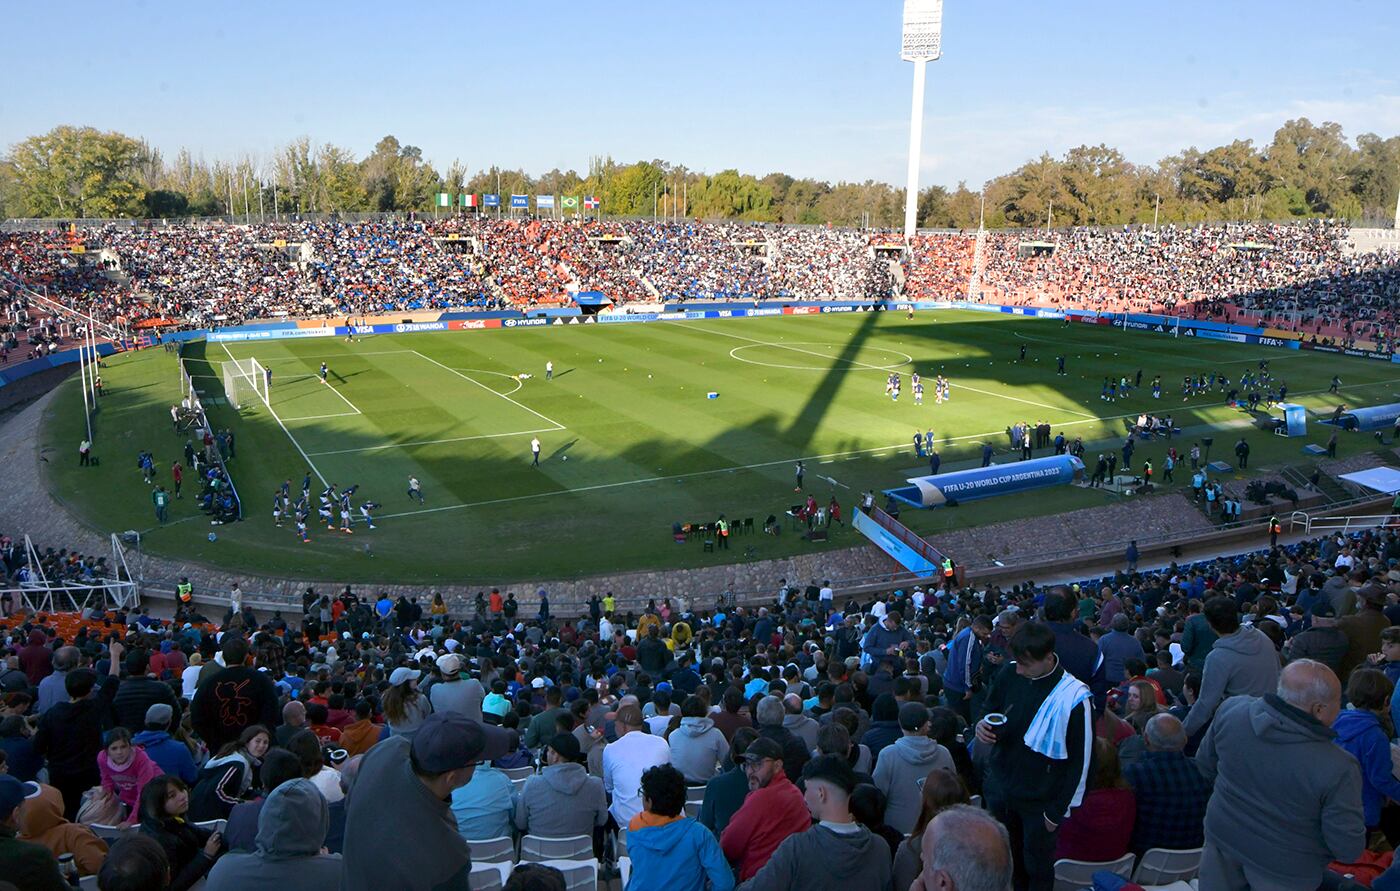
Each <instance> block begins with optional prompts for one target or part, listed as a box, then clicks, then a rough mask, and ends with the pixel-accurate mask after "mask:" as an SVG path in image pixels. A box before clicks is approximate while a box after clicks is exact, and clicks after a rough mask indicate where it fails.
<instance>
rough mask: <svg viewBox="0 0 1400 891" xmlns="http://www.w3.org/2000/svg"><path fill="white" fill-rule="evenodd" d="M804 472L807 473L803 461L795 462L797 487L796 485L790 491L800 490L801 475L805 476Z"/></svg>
mask: <svg viewBox="0 0 1400 891" xmlns="http://www.w3.org/2000/svg"><path fill="white" fill-rule="evenodd" d="M806 473H807V468H806V466H804V465H803V463H802V462H801V461H798V462H797V487H796V488H795V489H793V490H792V491H794V492H801V491H802V477H803V476H805V475H806Z"/></svg>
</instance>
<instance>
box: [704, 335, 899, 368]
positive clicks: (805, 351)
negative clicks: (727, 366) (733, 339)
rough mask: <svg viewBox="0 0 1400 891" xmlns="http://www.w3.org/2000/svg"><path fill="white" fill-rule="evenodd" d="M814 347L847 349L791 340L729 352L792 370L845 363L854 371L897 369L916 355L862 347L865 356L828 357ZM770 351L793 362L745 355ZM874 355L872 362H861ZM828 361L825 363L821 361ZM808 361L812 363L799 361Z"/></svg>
mask: <svg viewBox="0 0 1400 891" xmlns="http://www.w3.org/2000/svg"><path fill="white" fill-rule="evenodd" d="M813 347H819V348H826V349H831V350H836V351H839V350H842V349H844V345H843V344H839V343H817V342H811V341H801V340H798V341H791V342H788V343H750V344H745V345H743V346H737V347H735V348H734V349H732V350H730V351H729V356H730V358H732V359H738V360H739V361H740V362H747V363H749V364H750V365H762V366H763V367H765V368H787V369H791V370H793V371H831V370H832V365H833V364H835V365H837V367H841V366H845V367H846V368H849V369H851V370H854V371H895V370H897V369H900V368H903V367H904V366H906V365H912V364H913V363H914V357H913V356H910V355H909V354H908V353H903V352H900V351H899V350H891V349H887V348H885V347H862V348H861V349H859V350H858V351H857V355H858V356H859V357H862V358H857V359H846V358H843V357H842V356H828V355H826V354H824V353H821V352H819V351H818V350H817V349H813ZM758 349H763V350H770V351H776V352H777V353H779V354H780V355H781V356H782V358H784V359H791V361H790V362H765V361H763V360H761V359H753V358H750V357H748V356H744V355H742V353H744V352H745V351H748V350H758ZM770 355H771V353H770ZM872 355H874V356H875V357H876V358H875V359H874V360H873V361H862V359H863V358H869V357H871V356H872ZM823 360H825V364H818V363H821V362H823ZM804 361H809V362H810V363H811V364H797V363H800V362H804Z"/></svg>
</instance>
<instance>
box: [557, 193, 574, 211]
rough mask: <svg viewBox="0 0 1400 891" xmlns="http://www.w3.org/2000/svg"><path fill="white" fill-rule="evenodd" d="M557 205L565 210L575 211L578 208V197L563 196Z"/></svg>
mask: <svg viewBox="0 0 1400 891" xmlns="http://www.w3.org/2000/svg"><path fill="white" fill-rule="evenodd" d="M559 203H560V206H561V207H563V208H564V209H565V210H576V209H577V208H578V196H577V195H565V196H564V198H563V199H562V200H561V201H560V202H559Z"/></svg>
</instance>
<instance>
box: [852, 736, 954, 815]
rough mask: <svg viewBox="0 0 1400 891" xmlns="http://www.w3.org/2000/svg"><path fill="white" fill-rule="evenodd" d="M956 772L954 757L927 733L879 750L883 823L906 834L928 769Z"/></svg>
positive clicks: (877, 780)
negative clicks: (883, 799) (883, 809)
mask: <svg viewBox="0 0 1400 891" xmlns="http://www.w3.org/2000/svg"><path fill="white" fill-rule="evenodd" d="M940 768H941V769H943V770H947V771H950V772H952V773H957V772H958V768H957V765H956V764H954V763H953V756H952V755H951V754H950V753H949V752H948V750H947V749H945V748H943V746H941V745H939V744H938V743H936V742H934V741H933V740H931V739H929V738H928V737H927V736H905V737H901V738H900V739H898V740H896V741H895V743H894V745H891V746H886V747H885V748H884V749H882V750H881V751H880V758H879V760H877V761H876V762H875V773H874V774H873V776H874V779H875V786H876V788H878V789H879V790H880V791H881V792H883V793H885V825H887V826H889V827H890V828H891V829H893V830H895V831H896V832H899V833H902V834H904V835H908V834H909V833H910V832H913V831H914V824H915V823H917V822H918V820H919V808H920V802H921V796H922V795H923V788H924V780H925V779H926V778H927V777H928V775H929V771H931V770H938V769H940Z"/></svg>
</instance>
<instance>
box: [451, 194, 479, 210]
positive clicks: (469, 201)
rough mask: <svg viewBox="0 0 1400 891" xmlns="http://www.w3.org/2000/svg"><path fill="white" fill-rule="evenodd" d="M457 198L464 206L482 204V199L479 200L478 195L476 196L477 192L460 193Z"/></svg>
mask: <svg viewBox="0 0 1400 891" xmlns="http://www.w3.org/2000/svg"><path fill="white" fill-rule="evenodd" d="M457 198H458V199H459V200H460V201H461V202H462V206H463V207H480V206H481V201H480V200H478V198H477V196H476V195H475V194H472V195H458V196H457Z"/></svg>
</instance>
